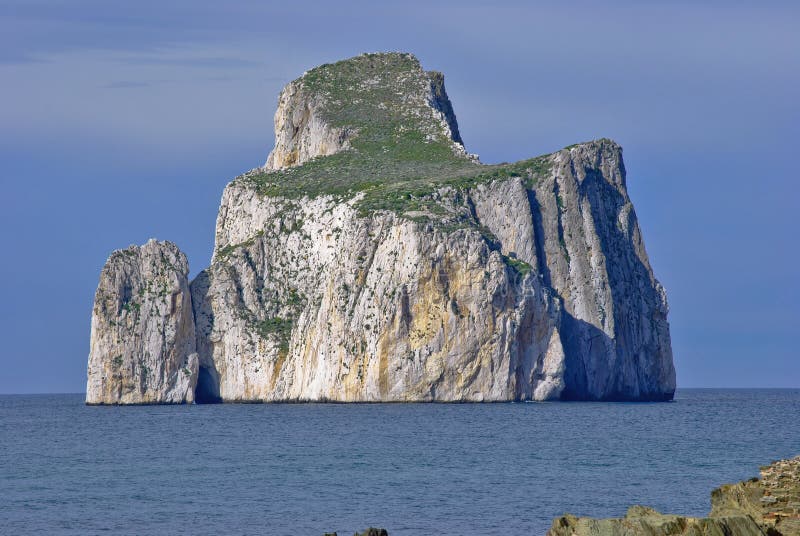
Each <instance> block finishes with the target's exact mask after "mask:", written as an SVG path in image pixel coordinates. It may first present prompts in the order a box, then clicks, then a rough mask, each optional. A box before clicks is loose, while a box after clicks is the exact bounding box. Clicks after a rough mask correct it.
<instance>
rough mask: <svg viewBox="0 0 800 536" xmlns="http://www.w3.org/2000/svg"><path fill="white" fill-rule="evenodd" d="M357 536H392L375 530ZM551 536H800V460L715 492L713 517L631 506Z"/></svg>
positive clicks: (568, 521) (562, 526) (567, 524)
mask: <svg viewBox="0 0 800 536" xmlns="http://www.w3.org/2000/svg"><path fill="white" fill-rule="evenodd" d="M325 536H336V533H335V532H332V533H331V532H329V533H325ZM354 536H389V533H388V532H387V531H386V529H375V528H369V529H367V530H366V531H364V532H362V533H359V532H356V533H355V534H354ZM546 536H800V456H796V457H794V458H791V459H788V460H779V461H776V462H773V463H771V464H770V465H767V466H764V467H761V476H760V478H751V479H750V480H746V481H744V482H738V483H736V484H724V485H722V486H720V487H719V488H717V489H715V490H713V491H712V492H711V512H710V513H709V515H708V517H703V518H697V517H686V516H680V515H674V514H662V513H660V512H657V511H656V510H654V509H652V508H648V507H646V506H631V507H630V508H629V509H628V512H627V514H626V515H625V517H623V518H611V519H594V518H591V517H576V516H573V515H571V514H565V515H563V516H561V517H559V518H556V519H555V520H554V521H553V525H552V526H551V527H550V530H548V531H547V535H546Z"/></svg>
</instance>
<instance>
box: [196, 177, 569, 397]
mask: <svg viewBox="0 0 800 536" xmlns="http://www.w3.org/2000/svg"><path fill="white" fill-rule="evenodd" d="M451 194H452V195H454V194H455V192H451ZM257 195H258V194H255V193H254V192H253V191H252V190H249V189H248V188H246V187H244V186H242V185H239V184H237V183H233V184H232V185H230V186H229V187H228V188H227V189H226V193H225V195H224V199H225V200H226V201H225V203H224V208H223V210H221V211H220V214H221V215H222V214H227V215H230V214H232V213H235V214H236V217H235V218H233V219H230V218H228V217H222V216H221V217H220V220H219V222H218V223H219V225H220V227H221V228H220V229H219V230H218V233H217V236H218V237H220V236H224V237H228V238H229V239H230V240H232V241H234V243H237V242H238V243H240V244H241V245H238V246H235V247H230V246H231V243H230V242H222V243H218V245H217V250H216V255H215V262H214V263H213V264H212V266H211V268H210V269H209V270H207V271H206V272H205V273H203V274H201V275H200V276H199V277H198V278H197V279H196V280H195V281H194V282H193V283H192V292H193V299H194V300H195V303H196V304H197V305H196V311H197V314H196V316H197V323H198V344H199V350H200V354H201V367H202V368H204V369H208V371H207V372H202V373H201V374H208V375H209V376H211V377H214V378H218V385H219V390H218V391H215V392H213V393H211V394H210V398H214V397H220V398H222V399H223V400H338V401H381V400H382V401H413V400H445V401H455V400H471V401H488V400H518V399H533V398H536V399H549V398H557V397H558V395H559V394H560V390H561V389H562V388H563V382H562V380H561V376H562V374H563V368H561V367H560V364H561V363H562V362H563V351H562V349H561V344H560V339H559V337H558V335H557V323H558V319H559V306H558V303H557V302H556V301H554V300H553V299H552V297H551V296H550V294H549V292H548V291H547V290H546V289H544V288H542V286H541V285H540V283H539V281H538V278H536V277H535V276H534V275H533V274H527V275H521V274H520V273H518V272H517V271H516V270H515V269H514V268H513V267H511V266H509V265H508V264H507V263H506V262H505V261H504V260H503V257H502V254H501V253H500V252H499V251H493V250H492V249H491V248H490V246H489V244H487V242H486V241H485V240H484V239H483V237H482V236H481V234H480V233H478V232H477V231H471V230H460V231H456V232H442V231H441V230H439V229H437V228H435V227H434V226H431V225H426V224H420V223H416V222H413V221H410V220H408V219H405V218H398V217H397V216H395V215H394V214H380V215H376V216H374V217H370V218H363V217H359V216H358V214H357V213H356V211H355V210H354V209H353V208H352V203H337V202H336V201H334V200H331V199H327V198H318V199H314V200H308V199H305V200H302V201H300V202H292V201H287V200H282V199H261V200H260V202H258V203H253V199H254V196H257ZM228 204H229V205H230V206H225V205H228ZM231 206H235V207H236V210H232V209H231ZM242 207H251V209H252V212H249V213H246V212H244V211H243V210H242ZM264 222H266V225H263V224H264ZM259 227H260V228H259ZM255 228H259V230H258V232H257V233H255V234H253V229H255ZM246 235H249V237H248V236H246ZM212 319H213V320H212ZM554 334H555V336H554Z"/></svg>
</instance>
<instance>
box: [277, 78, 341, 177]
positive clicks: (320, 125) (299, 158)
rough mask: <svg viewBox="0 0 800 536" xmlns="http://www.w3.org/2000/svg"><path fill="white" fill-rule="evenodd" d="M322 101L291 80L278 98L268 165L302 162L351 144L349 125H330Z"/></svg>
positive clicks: (286, 165) (283, 166)
mask: <svg viewBox="0 0 800 536" xmlns="http://www.w3.org/2000/svg"><path fill="white" fill-rule="evenodd" d="M319 107H320V103H319V101H318V99H317V98H315V97H313V96H309V95H308V94H307V93H306V92H305V91H304V90H303V86H302V84H301V83H299V82H291V83H289V84H288V85H287V86H286V87H285V88H283V91H281V95H280V97H279V98H278V109H277V111H276V112H275V148H274V149H272V152H270V153H269V157H268V158H267V163H266V164H265V168H266V169H270V170H273V169H285V168H287V167H292V166H299V165H301V164H303V163H305V162H307V161H309V160H311V159H312V158H314V157H316V156H326V155H331V154H334V153H337V152H339V151H341V150H342V149H345V148H347V147H348V146H349V144H348V138H349V137H350V136H351V134H352V132H350V131H349V130H348V129H347V128H336V127H333V126H332V125H330V124H329V123H328V122H327V121H325V119H324V118H323V117H322V116H321V115H320V113H319Z"/></svg>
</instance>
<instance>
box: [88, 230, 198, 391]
mask: <svg viewBox="0 0 800 536" xmlns="http://www.w3.org/2000/svg"><path fill="white" fill-rule="evenodd" d="M188 272H189V265H188V263H187V261H186V256H185V255H184V254H183V253H181V252H180V250H179V249H178V247H177V246H175V245H174V244H172V243H170V242H156V241H155V240H150V241H149V242H148V243H147V244H145V245H143V246H141V247H139V246H131V247H129V248H127V249H123V250H117V251H115V252H114V253H112V254H111V256H110V257H109V258H108V261H106V264H105V266H104V267H103V271H102V273H101V275H100V283H99V285H98V287H97V292H96V294H95V300H94V308H93V310H92V331H91V343H90V344H91V348H90V352H89V366H88V380H87V383H86V402H87V404H148V403H175V404H178V403H191V402H192V401H193V400H194V389H195V385H196V382H197V369H198V360H197V353H196V351H195V332H194V321H193V316H192V302H191V294H190V293H189V285H188V282H187V274H188Z"/></svg>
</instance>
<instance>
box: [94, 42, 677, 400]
mask: <svg viewBox="0 0 800 536" xmlns="http://www.w3.org/2000/svg"><path fill="white" fill-rule="evenodd" d="M625 181H626V178H625V166H624V164H623V161H622V148H621V147H620V146H618V145H617V144H616V143H614V142H613V141H611V140H607V139H601V140H596V141H591V142H587V143H581V144H577V145H573V146H570V147H567V148H565V149H562V150H560V151H558V152H556V153H553V154H549V155H545V156H539V157H536V158H531V159H529V160H523V161H520V162H516V163H513V164H498V165H485V164H482V163H480V162H479V161H478V158H477V156H475V155H472V154H469V153H468V152H467V151H466V150H465V148H464V145H463V143H462V139H461V134H460V132H459V130H458V125H457V123H456V117H455V113H454V111H453V107H452V105H451V103H450V100H449V98H448V97H447V93H446V92H445V87H444V78H443V76H442V74H441V73H437V72H430V71H424V70H423V69H422V67H421V66H420V63H419V61H418V60H417V59H416V58H415V57H414V56H412V55H410V54H403V53H382V54H364V55H361V56H357V57H355V58H351V59H348V60H344V61H340V62H338V63H334V64H328V65H322V66H320V67H317V68H315V69H312V70H310V71H308V72H306V73H305V74H303V76H301V77H300V78H298V79H297V80H295V81H293V82H291V83H289V84H288V85H287V86H286V87H285V88H284V90H283V91H282V93H281V95H280V98H279V101H278V110H277V112H276V114H275V147H274V149H273V150H272V152H271V153H270V154H269V156H268V158H267V160H266V164H265V165H264V166H263V167H261V168H258V169H255V170H252V171H250V172H248V173H245V174H243V175H241V176H239V177H237V178H235V179H234V180H233V181H232V182H231V183H230V184H228V186H227V187H226V188H225V191H224V193H223V195H222V202H221V206H220V209H219V214H218V216H217V227H216V236H215V248H214V254H213V258H212V261H211V266H210V267H208V268H207V269H205V270H203V271H202V272H200V274H199V275H198V276H197V277H196V278H195V279H194V280H193V281H192V282H191V285H190V286H189V289H190V292H189V291H187V286H186V274H187V273H188V266H187V265H186V260H185V257H184V256H183V254H182V253H180V252H179V251H178V250H177V248H176V247H175V246H174V245H172V244H170V243H167V242H164V243H159V242H152V241H151V242H149V243H148V244H146V245H145V246H142V247H141V248H136V247H132V248H129V249H127V250H121V251H117V252H115V253H113V254H112V256H111V257H110V258H109V260H108V262H107V264H106V266H105V267H104V268H103V273H102V275H101V281H100V286H99V288H98V291H97V294H96V296H95V306H94V314H93V320H92V344H91V351H90V356H89V370H88V382H87V397H86V400H87V402H88V403H112V404H127V403H181V402H187V403H188V402H192V401H196V402H220V401H221V402H228V401H242V402H244V401H300V400H311V401H323V400H332V401H343V402H355V401H505V400H558V399H561V400H668V399H671V398H672V396H673V393H674V390H675V370H674V367H673V362H672V350H671V346H670V335H669V325H668V323H667V300H666V295H665V292H664V289H663V288H662V287H661V285H660V284H659V282H658V281H657V280H656V278H655V276H654V275H653V271H652V269H651V267H650V263H649V261H648V258H647V253H646V252H645V248H644V242H643V240H642V235H641V233H640V230H639V226H638V224H637V220H636V214H635V212H634V210H633V205H632V204H631V201H630V199H629V198H628V193H627V191H626V184H625Z"/></svg>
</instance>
